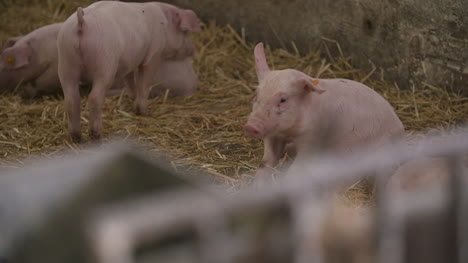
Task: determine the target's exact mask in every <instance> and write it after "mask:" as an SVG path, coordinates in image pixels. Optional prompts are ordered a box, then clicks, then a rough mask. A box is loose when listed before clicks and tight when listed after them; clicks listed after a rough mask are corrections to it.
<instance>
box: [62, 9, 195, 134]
mask: <svg viewBox="0 0 468 263" xmlns="http://www.w3.org/2000/svg"><path fill="white" fill-rule="evenodd" d="M189 31H193V32H195V31H200V26H199V24H198V18H197V16H196V14H195V13H194V12H193V11H191V10H183V9H179V8H177V7H175V6H172V5H168V4H163V3H156V2H153V3H123V2H114V1H106V2H97V3H94V4H92V5H90V6H89V7H87V8H84V9H83V8H78V10H77V12H76V13H75V14H73V15H72V16H70V17H69V18H68V19H67V20H66V21H65V23H64V25H63V26H62V28H61V29H60V32H59V36H58V40H57V45H58V54H59V69H58V74H59V78H60V82H61V84H62V88H63V92H64V97H65V105H66V110H67V113H68V118H69V121H68V128H69V132H70V135H71V137H72V140H73V141H81V126H80V94H79V90H78V83H79V82H80V80H83V79H84V80H87V81H89V82H91V83H92V86H93V87H92V90H91V93H90V94H89V97H88V110H89V135H90V138H91V139H99V138H100V137H101V132H102V120H101V111H102V103H103V100H104V96H105V93H106V91H107V90H108V89H109V88H110V86H111V85H112V82H113V80H114V79H115V78H116V76H124V77H125V78H126V79H127V82H128V83H129V86H130V89H131V90H133V91H134V94H135V99H134V107H135V111H136V113H137V114H142V115H144V114H147V104H148V101H147V100H148V95H149V93H150V86H151V84H152V83H151V82H152V78H153V74H154V72H156V71H157V70H158V68H159V67H160V65H161V61H162V60H163V59H182V58H186V57H190V56H191V55H192V54H193V52H194V49H195V48H194V46H193V43H192V42H191V41H190V39H189V37H188V32H189Z"/></svg>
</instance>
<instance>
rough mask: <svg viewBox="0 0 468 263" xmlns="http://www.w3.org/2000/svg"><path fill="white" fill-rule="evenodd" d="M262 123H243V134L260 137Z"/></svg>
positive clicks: (262, 134) (261, 135) (261, 136)
mask: <svg viewBox="0 0 468 263" xmlns="http://www.w3.org/2000/svg"><path fill="white" fill-rule="evenodd" d="M263 130H264V129H263V125H261V124H260V123H247V124H245V125H244V134H245V136H248V137H252V138H255V139H262V138H263V136H264V132H263Z"/></svg>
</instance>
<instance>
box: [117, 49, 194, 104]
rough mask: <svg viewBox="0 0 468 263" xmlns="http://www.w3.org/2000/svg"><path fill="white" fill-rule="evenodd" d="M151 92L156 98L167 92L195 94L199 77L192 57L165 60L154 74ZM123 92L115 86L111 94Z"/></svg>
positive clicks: (179, 94)
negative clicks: (194, 68)
mask: <svg viewBox="0 0 468 263" xmlns="http://www.w3.org/2000/svg"><path fill="white" fill-rule="evenodd" d="M151 84H152V85H151V86H152V89H151V92H150V95H149V97H150V98H154V97H157V96H163V95H165V94H166V90H169V96H182V97H188V96H191V95H193V94H194V93H195V92H196V90H197V88H198V77H197V74H196V73H195V71H194V70H193V66H192V59H191V58H190V57H187V58H184V59H178V60H163V61H162V62H161V66H160V67H159V68H158V70H157V71H156V72H155V73H154V75H153V80H152V82H151ZM127 91H128V92H129V97H130V98H134V94H133V91H132V90H127ZM117 92H122V89H120V88H115V89H114V90H113V91H112V92H111V94H115V93H117Z"/></svg>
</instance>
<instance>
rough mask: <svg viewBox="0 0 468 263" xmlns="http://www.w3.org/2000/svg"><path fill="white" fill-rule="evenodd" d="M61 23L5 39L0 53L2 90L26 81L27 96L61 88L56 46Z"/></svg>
mask: <svg viewBox="0 0 468 263" xmlns="http://www.w3.org/2000/svg"><path fill="white" fill-rule="evenodd" d="M60 26H61V23H56V24H51V25H47V26H43V27H40V28H38V29H36V30H34V31H32V32H31V33H29V34H27V35H25V36H18V37H13V38H10V39H8V40H7V41H6V42H5V44H4V46H3V51H2V53H1V54H0V90H12V89H14V88H15V87H16V86H18V85H19V84H20V83H22V84H23V86H22V87H21V90H20V94H21V95H22V97H24V98H32V97H34V96H36V95H37V94H38V93H50V92H56V91H59V90H60V81H59V78H58V75H57V46H56V40H57V34H58V31H59V29H60Z"/></svg>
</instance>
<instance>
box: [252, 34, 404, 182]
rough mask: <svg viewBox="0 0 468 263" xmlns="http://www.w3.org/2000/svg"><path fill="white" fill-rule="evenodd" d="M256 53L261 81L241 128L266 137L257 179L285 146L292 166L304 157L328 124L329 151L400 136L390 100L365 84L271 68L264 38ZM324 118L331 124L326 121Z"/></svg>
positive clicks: (267, 172) (400, 126)
mask: <svg viewBox="0 0 468 263" xmlns="http://www.w3.org/2000/svg"><path fill="white" fill-rule="evenodd" d="M254 53H255V67H256V72H257V77H258V81H259V86H258V88H257V90H256V96H255V98H254V102H253V111H252V113H251V114H250V116H249V118H248V121H247V123H246V124H245V126H244V132H245V134H246V135H247V136H249V137H252V138H256V139H262V140H263V142H264V154H263V158H262V161H261V163H260V166H259V168H258V169H257V171H256V176H257V178H258V177H263V178H265V176H268V175H271V174H272V173H273V167H275V165H277V163H278V161H279V160H280V159H281V158H282V157H283V156H284V154H285V148H286V147H285V146H286V145H288V147H290V149H294V151H295V153H296V159H295V161H294V162H293V163H292V166H294V165H295V164H297V163H299V162H297V160H298V159H301V158H302V159H303V158H306V157H308V156H309V154H310V151H311V150H312V149H313V146H314V145H317V144H320V143H321V140H322V139H323V136H321V135H324V133H325V132H324V131H325V130H326V129H329V130H330V132H333V136H332V137H331V138H330V142H329V143H328V145H327V146H328V150H331V151H337V152H343V153H346V152H352V151H353V150H355V149H356V148H358V147H364V146H371V145H376V144H383V143H386V142H388V141H389V140H391V139H394V138H396V137H401V136H402V135H404V128H403V124H402V123H401V121H400V119H399V118H398V116H397V115H396V114H395V112H394V110H393V108H392V107H391V105H390V104H389V103H388V102H387V101H386V100H385V99H384V98H383V97H382V96H380V95H379V94H378V93H377V92H375V91H374V90H372V89H370V88H369V87H367V86H365V85H364V84H362V83H358V82H355V81H352V80H348V79H316V78H311V77H309V76H308V75H306V74H304V73H302V72H300V71H297V70H294V69H285V70H270V69H269V67H268V64H267V61H266V58H265V53H264V48H263V44H262V43H260V44H258V45H257V46H256V47H255V51H254ZM327 118H330V119H331V123H330V125H325V124H326V123H328V122H327V121H324V119H327ZM325 126H326V127H325ZM330 127H333V128H332V129H330ZM292 168H293V167H290V169H292Z"/></svg>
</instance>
